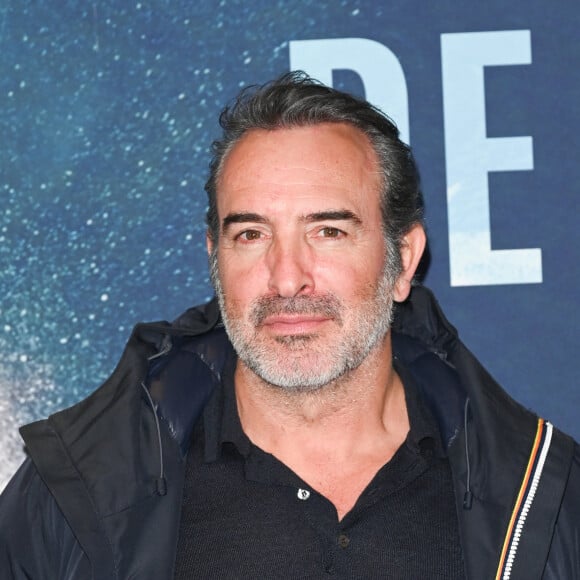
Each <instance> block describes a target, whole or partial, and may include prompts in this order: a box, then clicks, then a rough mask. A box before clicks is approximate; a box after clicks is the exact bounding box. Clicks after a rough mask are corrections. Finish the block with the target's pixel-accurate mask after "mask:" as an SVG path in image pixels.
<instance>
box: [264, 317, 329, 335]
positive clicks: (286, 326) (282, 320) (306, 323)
mask: <svg viewBox="0 0 580 580" xmlns="http://www.w3.org/2000/svg"><path fill="white" fill-rule="evenodd" d="M330 320H331V318H329V317H328V316H321V315H312V314H276V315H272V316H268V317H267V318H266V319H265V320H264V321H263V322H262V326H263V327H265V328H267V329H268V330H271V331H272V332H274V333H276V334H284V335H289V334H312V333H313V332H315V331H317V330H318V329H319V328H320V327H321V326H322V325H323V324H324V323H325V322H329V321H330Z"/></svg>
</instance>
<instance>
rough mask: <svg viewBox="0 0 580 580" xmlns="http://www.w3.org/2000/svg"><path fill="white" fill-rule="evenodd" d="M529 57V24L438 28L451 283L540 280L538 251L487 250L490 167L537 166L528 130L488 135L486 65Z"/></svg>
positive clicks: (527, 61)
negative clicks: (520, 133)
mask: <svg viewBox="0 0 580 580" xmlns="http://www.w3.org/2000/svg"><path fill="white" fill-rule="evenodd" d="M530 63H531V41H530V32H529V30H512V31H501V32H468V33H453V34H442V35H441V65H442V73H443V109H444V111H443V112H444V119H445V156H446V168H447V211H448V218H449V262H450V264H449V265H450V272H451V285H452V286H483V285H489V284H530V283H538V282H541V281H542V250H541V249H539V248H528V249H519V250H514V249H512V250H492V249H491V231H490V213H489V186H488V179H487V174H488V172H490V171H516V170H530V169H533V168H534V159H533V150H532V138H531V137H501V138H487V137H486V122H485V87H484V67H485V66H501V65H504V66H505V65H516V64H530Z"/></svg>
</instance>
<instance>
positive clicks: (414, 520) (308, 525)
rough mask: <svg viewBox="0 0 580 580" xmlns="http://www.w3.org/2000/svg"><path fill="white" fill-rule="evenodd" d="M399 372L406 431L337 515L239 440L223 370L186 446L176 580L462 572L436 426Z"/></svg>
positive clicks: (449, 574) (447, 475)
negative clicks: (356, 496)
mask: <svg viewBox="0 0 580 580" xmlns="http://www.w3.org/2000/svg"><path fill="white" fill-rule="evenodd" d="M230 368H232V365H230ZM397 370H398V372H399V374H400V375H402V377H403V378H404V379H405V380H404V385H405V396H406V400H407V410H408V415H409V421H410V424H411V430H410V432H409V434H408V436H407V439H406V441H405V442H404V443H403V445H402V446H401V447H400V448H399V450H398V451H397V453H396V454H395V456H394V457H393V458H392V460H391V461H390V462H388V463H387V464H386V465H385V466H384V467H383V468H382V469H380V470H379V471H378V473H377V474H376V475H375V477H374V478H373V480H372V481H371V482H370V483H369V485H368V487H367V488H366V489H365V490H364V492H363V493H362V494H361V496H360V498H359V499H358V501H357V503H356V505H355V506H354V507H353V509H352V510H351V511H350V512H349V513H348V514H346V516H345V517H344V518H343V519H342V520H341V521H339V520H338V517H337V513H336V510H335V508H334V506H333V505H332V504H331V503H330V502H329V501H328V500H327V499H326V498H324V497H323V496H321V495H320V494H318V493H317V492H316V491H315V490H314V489H312V488H311V487H310V486H309V485H308V484H307V483H306V482H304V481H303V480H301V479H300V477H298V476H297V475H296V474H295V473H293V472H292V471H291V470H290V469H288V468H287V467H286V466H285V465H283V464H282V463H281V462H280V461H278V460H277V459H276V458H275V457H274V456H272V455H270V454H268V453H265V452H264V451H262V450H261V449H259V448H258V447H256V446H254V445H253V444H252V443H251V442H250V441H249V439H248V438H247V437H246V435H245V434H244V432H243V430H242V427H241V424H240V420H239V416H238V412H237V408H236V401H235V394H234V386H233V378H232V376H231V374H230V373H224V380H223V383H224V384H223V387H222V388H221V389H220V390H219V391H218V392H216V393H215V395H214V397H213V399H212V400H211V401H210V402H209V404H208V408H207V409H206V412H205V414H204V417H203V419H204V420H203V425H202V424H200V425H198V427H197V429H196V431H195V436H194V438H193V442H192V445H191V447H190V452H189V457H188V460H187V469H186V478H185V487H184V497H183V506H182V516H181V526H180V534H179V542H178V549H177V561H176V575H175V578H176V580H186V579H189V578H280V579H282V578H302V579H307V578H320V577H321V576H326V575H329V576H334V577H337V578H445V579H448V580H452V579H456V578H457V579H459V578H464V577H465V575H464V570H463V562H462V559H461V549H460V542H459V532H458V524H457V514H456V512H455V502H454V497H453V483H452V480H451V471H450V468H449V463H448V460H447V458H446V457H445V453H444V450H443V448H442V446H441V443H440V437H439V433H438V431H437V425H436V424H435V422H434V420H433V418H432V417H431V416H430V413H429V411H428V409H427V408H426V407H425V405H424V404H423V403H422V402H421V400H420V398H419V395H418V392H417V389H416V387H415V385H414V384H413V381H412V378H411V377H410V375H409V374H408V373H406V372H405V371H404V369H402V368H401V367H400V366H399V365H397Z"/></svg>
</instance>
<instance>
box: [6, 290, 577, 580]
mask: <svg viewBox="0 0 580 580" xmlns="http://www.w3.org/2000/svg"><path fill="white" fill-rule="evenodd" d="M230 350H231V346H230V344H229V341H228V339H227V337H226V335H225V332H224V330H223V326H222V325H221V323H220V322H219V312H218V308H217V306H216V304H215V302H212V303H210V304H209V305H207V306H205V307H201V308H194V309H190V310H189V311H187V312H186V313H185V314H184V315H183V316H182V317H181V318H180V319H178V320H177V321H176V322H175V323H173V324H169V323H155V324H147V325H138V326H137V327H136V328H135V330H134V332H133V334H132V336H131V338H130V340H129V343H128V344H127V347H126V349H125V352H124V354H123V356H122V358H121V361H120V363H119V365H118V366H117V368H116V369H115V371H114V373H113V374H112V376H111V377H110V378H109V379H108V380H107V381H106V382H105V383H104V384H103V385H102V386H101V387H100V388H99V389H98V390H97V391H95V392H94V393H93V394H92V395H90V396H89V397H88V398H87V399H85V400H84V401H81V402H80V403H78V404H77V405H75V406H73V407H71V408H70V409H66V410H64V411H61V412H59V413H56V414H55V415H53V416H51V417H50V418H49V419H47V420H44V421H38V422H36V423H33V424H31V425H28V426H26V427H23V428H22V430H21V433H22V436H23V438H24V441H25V442H26V447H27V450H28V453H29V459H27V460H26V461H25V463H24V465H23V466H22V467H21V469H20V470H19V472H18V473H17V474H16V476H15V477H14V478H13V480H12V481H11V482H10V483H9V485H8V486H7V488H6V490H5V491H4V494H3V495H2V498H1V500H0V577H1V578H2V579H10V578H14V579H19V580H20V579H25V578H26V579H34V580H37V579H41V578H42V579H48V578H50V579H53V578H54V579H59V580H67V579H72V578H75V579H83V580H85V579H90V578H93V579H95V580H100V579H105V578H107V579H109V578H116V579H123V580H126V579H140V580H141V579H143V580H146V579H155V580H160V579H162V580H163V579H167V580H169V579H170V578H172V576H173V564H174V559H175V549H176V544H177V533H178V526H179V516H180V508H181V496H182V486H183V478H184V468H185V456H186V454H187V446H188V442H189V440H190V435H191V430H192V428H193V425H194V423H195V421H196V420H197V419H198V418H199V416H200V415H201V413H202V411H203V408H204V405H205V403H206V401H207V399H208V398H209V396H210V395H211V392H212V391H213V389H214V387H215V386H216V385H218V384H219V382H220V379H221V377H220V373H221V369H222V368H223V364H224V362H225V360H226V358H227V356H228V353H229V352H230ZM393 350H394V354H395V356H396V357H398V358H399V359H400V360H401V362H402V364H404V365H405V366H406V367H407V368H408V369H409V371H410V372H412V373H413V377H414V378H415V380H416V382H417V384H418V385H419V388H420V390H421V392H422V395H423V396H424V398H425V400H426V401H427V403H428V404H429V406H430V408H431V410H432V412H433V414H434V416H435V417H436V419H437V421H438V423H439V428H440V433H441V437H442V440H443V443H444V445H445V447H446V449H447V453H448V455H449V459H450V463H451V468H452V472H453V480H454V486H455V496H456V507H457V513H458V521H459V527H460V534H461V542H462V550H463V556H464V559H465V567H466V575H467V577H468V578H469V579H473V580H476V579H481V580H489V579H491V578H511V579H525V580H529V579H535V578H538V579H540V578H544V579H547V580H556V579H558V580H563V579H574V578H580V545H579V542H580V452H579V450H578V446H577V445H576V444H575V443H574V441H573V440H572V439H570V438H569V437H568V436H566V435H564V434H562V433H561V432H559V431H558V430H557V429H555V428H552V426H551V425H550V424H549V423H547V422H544V421H543V420H541V419H538V417H536V416H535V415H533V414H532V413H530V412H529V411H527V410H525V409H524V408H522V407H521V406H520V405H519V404H517V403H516V402H515V401H513V400H512V399H511V398H510V397H509V396H508V395H507V394H506V393H505V392H504V391H503V390H502V389H501V388H500V387H499V386H498V385H497V384H496V383H495V382H494V380H493V379H492V378H491V377H490V376H489V375H488V373H487V372H486V371H485V370H484V369H483V368H482V366H481V365H480V364H479V363H478V362H477V360H476V359H475V358H474V357H473V355H472V354H471V353H470V352H469V351H468V350H467V349H466V348H465V346H464V345H463V344H462V343H461V342H460V341H459V339H458V338H457V334H456V332H455V329H454V328H453V327H452V326H451V325H450V324H449V323H448V322H447V321H446V320H445V318H444V317H443V315H442V313H441V311H440V309H439V306H438V305H437V303H436V301H435V300H434V298H433V296H432V295H431V293H430V292H429V291H427V290H426V289H424V288H421V287H416V288H414V289H413V292H412V295H411V298H410V299H409V300H407V301H406V302H405V303H404V304H402V305H398V306H397V310H396V315H395V322H394V325H393ZM434 385H436V386H437V388H434Z"/></svg>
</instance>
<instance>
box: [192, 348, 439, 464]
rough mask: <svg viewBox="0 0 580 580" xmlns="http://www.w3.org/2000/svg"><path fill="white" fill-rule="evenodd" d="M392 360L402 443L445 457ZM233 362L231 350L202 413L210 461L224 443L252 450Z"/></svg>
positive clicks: (431, 423)
mask: <svg viewBox="0 0 580 580" xmlns="http://www.w3.org/2000/svg"><path fill="white" fill-rule="evenodd" d="M393 362H394V368H395V370H396V372H397V374H398V375H399V377H400V378H401V380H402V382H403V386H404V389H405V402H406V405H407V414H408V417H409V425H410V429H409V433H408V434H407V439H406V444H407V445H408V446H409V447H410V448H411V449H412V450H414V451H416V452H417V453H428V454H434V455H436V456H438V457H445V455H446V454H445V450H444V447H443V445H442V442H441V437H440V434H439V431H438V428H437V423H436V421H435V419H434V417H433V415H432V414H431V412H430V411H429V409H428V407H427V404H426V403H425V401H423V400H422V398H421V396H420V394H419V389H418V388H417V386H416V384H415V380H414V378H413V376H412V375H411V373H410V372H409V371H408V370H407V369H406V368H405V367H404V366H403V365H402V364H401V362H400V361H399V360H397V359H394V361H393ZM236 363H237V356H236V354H235V353H232V354H231V355H230V356H229V357H228V360H227V362H226V365H225V368H224V372H223V374H222V381H221V387H220V388H218V389H216V390H215V392H214V395H213V396H212V398H211V399H210V401H209V402H208V404H207V407H206V410H205V412H204V415H203V427H204V429H203V430H204V434H205V453H204V457H205V461H206V462H214V461H217V460H218V459H219V458H221V456H222V451H223V448H224V445H227V444H230V445H233V446H234V447H235V448H236V449H237V451H238V452H239V453H240V454H241V455H242V456H243V457H248V456H249V454H250V452H251V450H252V442H251V441H250V439H249V438H248V436H247V435H246V434H245V433H244V431H243V429H242V424H241V422H240V416H239V413H238V405H237V401H236V393H235V389H234V373H235V368H236Z"/></svg>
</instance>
